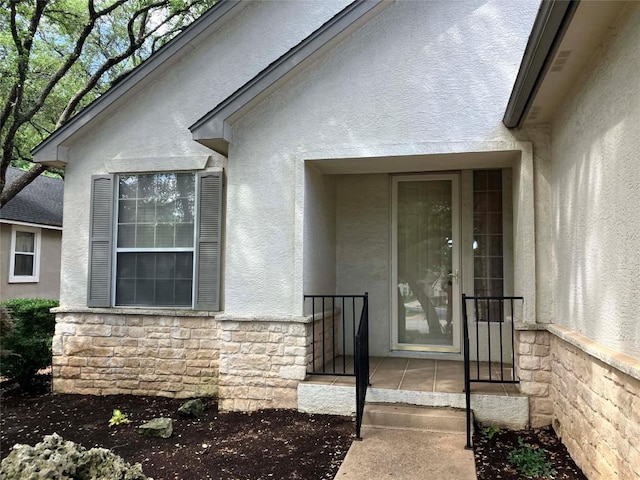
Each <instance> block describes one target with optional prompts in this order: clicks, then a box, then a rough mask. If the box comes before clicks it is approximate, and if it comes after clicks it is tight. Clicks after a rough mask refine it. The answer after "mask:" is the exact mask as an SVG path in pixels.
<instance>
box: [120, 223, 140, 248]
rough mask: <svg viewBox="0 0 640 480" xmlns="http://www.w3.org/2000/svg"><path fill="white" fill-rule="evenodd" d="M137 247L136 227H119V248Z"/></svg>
mask: <svg viewBox="0 0 640 480" xmlns="http://www.w3.org/2000/svg"><path fill="white" fill-rule="evenodd" d="M135 246H136V226H135V225H118V247H120V248H128V247H135Z"/></svg>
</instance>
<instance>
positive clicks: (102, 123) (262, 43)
mask: <svg viewBox="0 0 640 480" xmlns="http://www.w3.org/2000/svg"><path fill="white" fill-rule="evenodd" d="M348 3H349V2H348V0H332V1H322V2H317V4H314V7H313V8H309V3H308V2H278V1H273V2H271V1H266V2H252V3H251V4H250V5H248V6H246V7H245V8H244V9H243V10H242V12H241V13H240V14H239V15H237V16H236V17H235V18H234V19H233V20H232V21H230V22H229V23H227V24H226V25H225V26H224V28H222V29H221V30H219V31H217V32H215V33H214V34H213V35H211V36H210V38H208V39H207V40H206V41H204V42H202V43H200V44H199V45H198V46H197V48H195V49H194V50H193V51H191V52H190V53H188V54H185V55H184V56H183V57H182V58H181V59H180V60H179V61H178V62H176V63H174V64H173V65H172V66H171V68H170V69H169V70H168V71H166V72H164V73H163V74H162V75H160V76H154V75H153V74H152V75H151V76H150V77H149V78H148V79H146V80H145V81H143V82H142V83H141V84H140V85H139V86H138V87H136V89H135V90H134V91H132V92H130V93H128V94H127V95H125V96H124V97H122V98H121V99H119V100H118V102H116V103H115V104H114V105H113V106H112V107H110V108H109V109H108V111H106V112H104V113H103V114H102V115H101V116H100V117H98V118H96V119H94V120H93V122H92V123H91V124H90V125H89V126H88V127H86V128H84V129H82V130H80V131H79V132H78V133H77V134H76V135H75V136H74V137H72V138H71V139H70V140H69V141H68V142H66V144H65V147H66V148H68V149H69V161H68V164H67V169H66V172H67V173H66V178H65V195H66V198H65V207H64V216H65V230H66V232H65V236H64V239H63V252H62V285H61V304H62V305H63V306H65V307H71V306H77V307H80V306H85V305H86V278H87V260H86V259H87V257H88V236H87V235H88V226H89V192H90V178H91V175H93V174H100V173H105V165H104V162H105V160H110V159H136V158H153V157H164V158H166V157H176V158H180V157H186V156H194V155H212V157H214V164H217V165H220V164H221V163H222V162H223V159H221V158H220V157H219V156H218V155H217V154H215V153H214V152H212V151H211V150H209V149H207V148H206V147H203V146H202V145H200V144H198V143H196V142H194V141H193V139H192V136H191V132H190V131H189V129H188V127H189V126H190V125H192V124H193V123H194V122H195V121H196V120H198V119H199V118H200V117H201V116H203V115H204V114H205V113H207V112H208V111H209V110H211V109H212V108H213V107H214V106H215V105H217V104H218V103H219V102H221V101H222V100H224V99H225V98H226V97H227V96H228V95H230V94H231V93H233V92H234V91H235V90H236V89H238V88H239V87H240V86H241V85H243V84H244V83H245V82H247V81H248V80H250V79H251V78H253V77H254V76H255V75H256V74H257V73H258V72H260V71H261V70H262V69H263V68H265V67H266V66H267V65H269V64H270V63H271V62H272V61H274V60H275V59H276V58H278V57H280V56H281V55H283V54H284V53H285V52H287V51H288V50H289V49H290V48H292V47H293V46H295V45H297V44H298V43H299V42H301V41H302V40H303V39H304V38H305V37H307V36H308V35H309V34H310V33H311V32H313V31H314V30H316V29H317V28H318V27H320V26H321V25H322V24H324V23H325V22H326V21H327V20H328V19H329V18H331V17H332V16H333V15H335V14H336V13H337V12H338V11H340V10H341V9H342V8H344V6H345V5H347V4H348ZM276 25H277V28H275V27H274V26H276ZM178 161H179V160H178ZM232 191H233V189H232ZM230 211H231V212H233V205H232V207H231V209H230ZM231 219H233V215H231ZM231 240H232V241H233V240H234V239H233V238H232V239H231ZM242 291H243V292H244V297H245V299H246V297H247V293H246V289H245V288H243V289H242ZM290 308H291V307H290V306H288V307H287V310H288V311H289V310H290Z"/></svg>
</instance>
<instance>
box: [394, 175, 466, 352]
mask: <svg viewBox="0 0 640 480" xmlns="http://www.w3.org/2000/svg"><path fill="white" fill-rule="evenodd" d="M461 177H462V175H461V172H447V173H441V172H438V173H420V174H400V175H391V212H390V213H391V221H390V228H391V235H390V238H391V242H390V248H391V254H390V259H391V263H390V267H391V275H390V282H389V290H390V292H389V293H390V299H391V302H390V305H391V309H390V312H389V314H390V315H389V317H390V340H391V342H390V343H391V344H390V350H391V352H394V353H403V352H405V353H409V352H411V353H450V354H455V355H459V354H461V352H462V342H461V340H462V311H461V292H462V278H463V275H462V270H461V268H462V262H461V257H462V244H461V239H462V236H461V225H460V224H461V220H462V205H461ZM437 180H451V182H452V183H451V210H452V219H451V225H452V232H451V234H452V240H453V252H452V258H451V268H452V271H453V272H458V275H457V280H454V281H453V282H452V287H453V288H452V293H451V298H452V302H453V303H452V308H453V310H452V321H453V344H452V346H441V345H427V344H423V345H414V344H408V343H400V342H398V287H397V285H398V248H397V246H398V214H397V209H398V184H399V183H400V182H407V181H414V182H415V181H437Z"/></svg>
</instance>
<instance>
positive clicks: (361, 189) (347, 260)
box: [336, 174, 391, 357]
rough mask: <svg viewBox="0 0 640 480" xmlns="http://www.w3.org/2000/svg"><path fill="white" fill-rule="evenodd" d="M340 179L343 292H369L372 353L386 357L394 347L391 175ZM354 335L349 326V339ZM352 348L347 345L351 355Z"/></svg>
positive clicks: (339, 247) (338, 231) (339, 255)
mask: <svg viewBox="0 0 640 480" xmlns="http://www.w3.org/2000/svg"><path fill="white" fill-rule="evenodd" d="M336 181H337V187H336V189H337V213H336V221H337V227H336V244H337V246H336V260H337V269H336V270H337V273H336V276H337V289H338V293H343V294H350V295H362V294H364V293H365V292H368V293H369V324H370V325H371V326H372V328H371V329H370V330H369V351H370V352H371V355H378V356H383V357H384V356H387V355H388V353H389V345H390V340H389V338H390V324H389V318H390V312H389V305H390V303H391V301H390V294H389V285H390V281H391V271H390V264H389V256H390V253H391V249H390V243H389V242H390V241H391V239H390V230H389V223H388V222H389V218H390V211H389V209H390V207H391V203H390V195H391V192H390V184H389V176H388V175H385V174H377V175H340V176H338V177H337V179H336ZM352 336H353V332H352V330H351V329H350V328H349V325H347V338H352ZM352 350H353V349H352V346H351V344H348V346H347V353H349V354H353V351H352Z"/></svg>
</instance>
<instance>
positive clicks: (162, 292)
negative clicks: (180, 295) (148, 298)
mask: <svg viewBox="0 0 640 480" xmlns="http://www.w3.org/2000/svg"><path fill="white" fill-rule="evenodd" d="M173 287H174V281H173V280H158V281H156V298H155V305H174V304H175V297H174V292H173Z"/></svg>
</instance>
